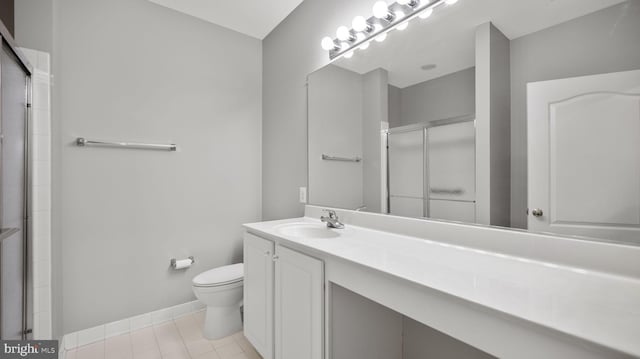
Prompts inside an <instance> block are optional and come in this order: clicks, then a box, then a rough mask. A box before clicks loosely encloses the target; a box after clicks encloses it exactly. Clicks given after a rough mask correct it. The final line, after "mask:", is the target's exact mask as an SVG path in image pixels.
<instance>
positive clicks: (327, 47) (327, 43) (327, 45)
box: [320, 36, 336, 51]
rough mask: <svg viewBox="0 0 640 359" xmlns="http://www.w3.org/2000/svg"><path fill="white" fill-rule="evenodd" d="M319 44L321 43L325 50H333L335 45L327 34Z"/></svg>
mask: <svg viewBox="0 0 640 359" xmlns="http://www.w3.org/2000/svg"><path fill="white" fill-rule="evenodd" d="M320 44H321V45H322V49H323V50H325V51H329V50H333V49H334V48H335V47H336V43H335V42H333V39H332V38H330V37H329V36H326V37H324V38H323V39H322V42H321V43H320Z"/></svg>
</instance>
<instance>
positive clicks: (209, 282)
mask: <svg viewBox="0 0 640 359" xmlns="http://www.w3.org/2000/svg"><path fill="white" fill-rule="evenodd" d="M243 276H244V265H243V264H242V263H236V264H231V265H228V266H223V267H218V268H213V269H210V270H208V271H205V272H202V273H200V274H198V275H197V276H195V278H193V286H194V287H219V286H224V285H229V284H234V283H238V282H241V281H242V278H243Z"/></svg>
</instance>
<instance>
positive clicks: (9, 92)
mask: <svg viewBox="0 0 640 359" xmlns="http://www.w3.org/2000/svg"><path fill="white" fill-rule="evenodd" d="M0 81H1V83H0V84H1V93H0V97H1V102H0V106H1V110H0V114H1V116H0V135H1V137H0V228H1V231H2V232H0V241H1V242H0V268H1V272H0V337H1V338H2V339H4V340H7V339H22V338H23V337H24V330H25V328H26V326H27V315H26V310H27V304H26V303H27V301H26V298H27V290H26V278H27V277H26V272H27V262H26V251H27V248H28V247H27V238H28V236H27V221H26V215H27V185H28V181H27V179H28V176H27V167H26V165H27V147H26V145H27V136H26V134H27V89H28V85H29V82H28V81H29V77H28V74H27V73H26V72H25V70H24V69H23V68H22V66H21V65H20V63H19V61H18V59H17V58H16V57H15V55H14V54H13V52H12V51H11V49H10V48H8V47H7V45H6V44H3V46H2V50H1V51H0Z"/></svg>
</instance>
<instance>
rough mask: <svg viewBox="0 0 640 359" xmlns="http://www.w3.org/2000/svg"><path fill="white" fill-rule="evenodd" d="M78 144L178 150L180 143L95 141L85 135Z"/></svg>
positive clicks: (77, 140)
mask: <svg viewBox="0 0 640 359" xmlns="http://www.w3.org/2000/svg"><path fill="white" fill-rule="evenodd" d="M76 145H77V146H80V147H84V146H90V145H95V146H104V147H120V148H136V149H143V150H166V151H176V150H177V149H178V145H175V144H170V145H164V144H155V143H136V142H108V141H93V140H87V139H86V138H84V137H78V138H77V139H76Z"/></svg>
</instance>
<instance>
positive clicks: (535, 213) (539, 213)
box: [531, 208, 544, 217]
mask: <svg viewBox="0 0 640 359" xmlns="http://www.w3.org/2000/svg"><path fill="white" fill-rule="evenodd" d="M531 214H533V216H534V217H542V215H543V214H544V212H543V211H542V210H541V209H540V208H535V209H534V210H533V211H531Z"/></svg>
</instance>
